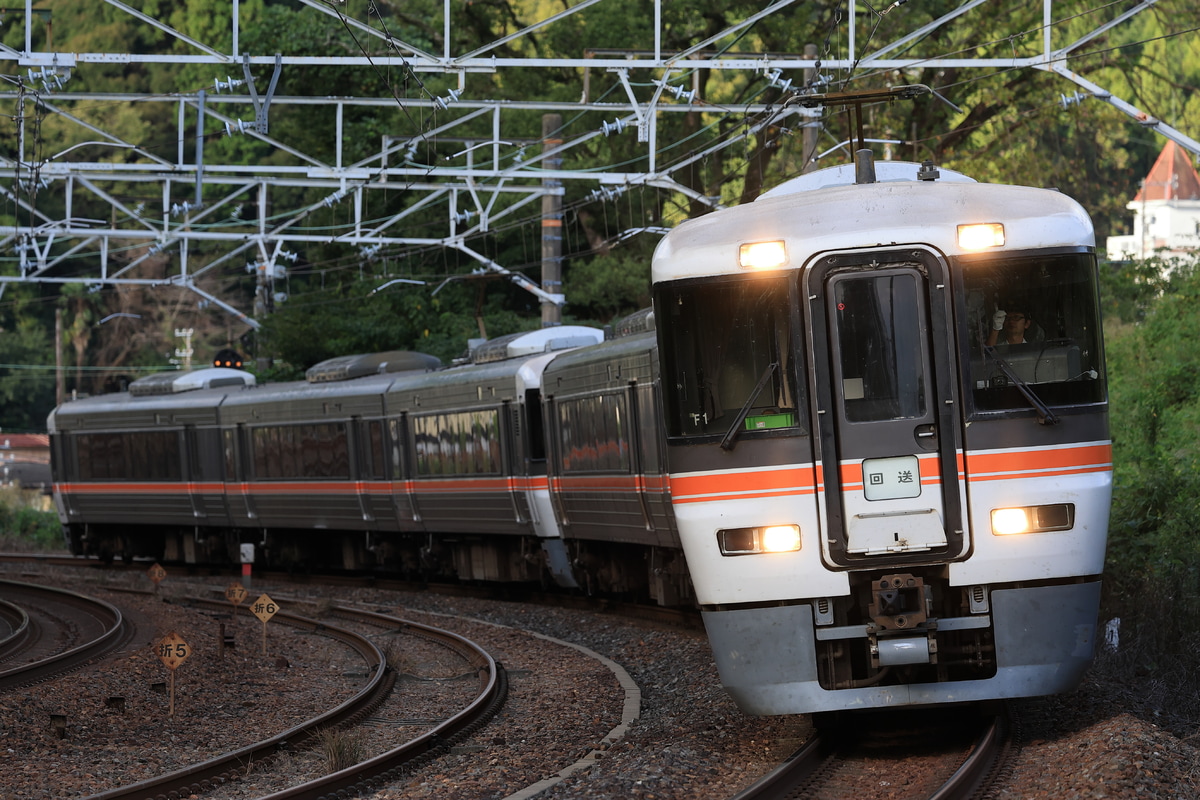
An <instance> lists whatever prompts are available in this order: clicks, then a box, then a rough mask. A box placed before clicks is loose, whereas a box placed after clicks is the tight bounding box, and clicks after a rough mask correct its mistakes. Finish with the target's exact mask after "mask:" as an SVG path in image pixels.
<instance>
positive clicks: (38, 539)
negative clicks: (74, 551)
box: [0, 486, 67, 553]
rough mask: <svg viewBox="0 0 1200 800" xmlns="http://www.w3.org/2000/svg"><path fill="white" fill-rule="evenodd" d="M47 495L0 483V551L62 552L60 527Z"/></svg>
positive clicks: (64, 545)
mask: <svg viewBox="0 0 1200 800" xmlns="http://www.w3.org/2000/svg"><path fill="white" fill-rule="evenodd" d="M52 509H53V504H52V502H51V500H50V498H49V497H47V496H46V495H44V494H42V493H41V492H40V491H36V490H31V489H22V488H20V487H19V486H0V550H3V551H5V552H9V553H62V552H66V549H67V548H66V542H65V540H64V539H63V532H62V526H61V525H60V524H59V522H58V515H56V514H55V513H54V511H53V510H52Z"/></svg>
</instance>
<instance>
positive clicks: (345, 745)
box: [320, 728, 366, 773]
mask: <svg viewBox="0 0 1200 800" xmlns="http://www.w3.org/2000/svg"><path fill="white" fill-rule="evenodd" d="M320 743H321V751H322V752H323V753H324V754H325V768H326V769H327V770H328V771H329V772H330V773H334V772H341V771H342V770H344V769H348V768H350V767H353V766H354V765H355V764H358V763H359V762H361V761H362V760H363V758H364V757H365V756H366V743H365V742H364V741H363V737H362V735H361V734H359V733H356V732H355V731H344V730H336V729H334V728H326V729H325V730H323V731H321V734H320Z"/></svg>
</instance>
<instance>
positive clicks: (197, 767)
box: [88, 598, 507, 800]
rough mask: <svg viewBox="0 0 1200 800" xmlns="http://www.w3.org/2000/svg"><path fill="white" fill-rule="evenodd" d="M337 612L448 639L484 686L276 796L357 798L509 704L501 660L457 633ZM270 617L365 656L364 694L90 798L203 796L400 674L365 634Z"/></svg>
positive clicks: (378, 695) (214, 604)
mask: <svg viewBox="0 0 1200 800" xmlns="http://www.w3.org/2000/svg"><path fill="white" fill-rule="evenodd" d="M188 602H191V603H193V604H195V605H197V606H202V607H207V608H216V609H220V610H224V609H225V608H227V607H228V603H227V602H225V601H219V600H207V599H199V598H192V599H190V600H189V601H188ZM334 615H335V616H338V617H341V618H344V619H352V620H354V621H356V622H360V623H366V624H371V625H375V626H379V625H383V626H384V627H388V628H392V629H403V631H404V633H406V634H408V635H415V636H422V637H425V638H428V639H431V640H434V641H437V642H439V643H441V644H443V645H444V646H446V647H448V648H450V649H452V650H454V651H455V652H458V653H460V654H461V655H462V656H463V657H464V658H465V659H466V660H467V661H468V663H471V664H473V665H475V666H476V667H477V668H478V670H479V681H480V689H481V690H480V692H479V694H478V696H477V697H476V698H475V699H474V700H473V701H472V702H471V703H470V704H469V706H468V707H467V708H466V709H464V710H462V711H460V712H459V713H458V714H455V715H454V716H452V717H450V718H449V719H448V720H446V721H445V722H443V723H442V724H440V725H438V726H437V727H436V728H434V729H433V730H431V731H429V732H427V733H425V734H423V735H422V736H419V737H417V738H416V739H413V740H412V741H410V742H408V743H406V744H405V745H403V746H401V747H399V748H396V749H395V750H393V751H390V752H388V753H385V754H383V755H380V756H377V757H375V758H372V759H370V760H368V761H365V762H362V763H360V764H356V765H355V766H353V767H350V768H348V769H345V770H342V771H341V772H337V773H333V774H331V775H327V776H325V777H323V778H320V779H317V780H315V781H312V782H309V783H305V784H301V785H299V786H295V787H292V788H291V789H288V790H286V791H284V792H279V793H277V794H274V795H271V798H273V800H284V798H287V800H321V799H322V798H335V797H348V796H355V795H356V794H358V793H361V792H363V791H366V789H367V788H368V787H369V786H371V785H373V784H375V783H376V782H379V781H387V780H394V779H396V778H397V777H399V776H400V775H402V774H403V772H404V770H405V769H406V768H408V766H409V765H411V764H412V763H413V762H414V761H415V760H418V759H421V758H423V757H430V756H432V755H435V754H437V753H438V752H440V751H441V750H442V749H444V748H446V747H448V746H449V744H450V743H451V742H453V741H454V740H455V739H456V738H457V737H459V736H463V735H466V734H467V733H469V732H471V731H473V730H474V729H475V728H476V727H478V726H479V725H482V724H483V722H485V721H486V720H487V719H488V718H490V716H491V715H492V714H494V713H495V711H496V710H497V709H498V707H499V705H500V704H502V703H503V700H504V697H505V695H506V692H507V681H506V679H505V676H504V673H503V670H502V668H500V666H499V665H498V664H497V663H496V662H495V660H494V659H492V658H491V656H489V655H488V654H487V653H486V652H484V651H483V650H482V649H480V648H478V647H477V646H475V645H474V644H473V643H471V642H469V641H468V640H466V639H464V638H462V637H460V636H458V635H456V634H453V633H449V632H447V631H442V630H439V629H437V628H431V627H428V626H423V625H418V624H416V623H412V622H407V621H405V620H401V619H398V618H395V617H387V616H385V615H382V614H374V613H372V612H360V611H354V610H352V609H347V608H336V607H335V609H334ZM272 622H281V623H283V624H285V625H290V626H292V627H296V628H300V629H302V630H307V631H311V632H315V633H320V634H322V635H324V636H330V637H332V638H334V639H337V640H338V641H341V642H343V643H344V644H346V645H347V646H349V647H351V648H352V649H354V650H355V651H357V652H358V653H359V654H360V655H361V656H362V657H363V659H364V661H365V662H366V665H367V668H368V670H369V672H370V674H371V679H370V680H369V681H368V682H367V685H366V686H365V687H364V688H363V689H362V691H360V692H359V693H358V694H357V695H355V696H354V697H352V698H350V699H349V700H347V701H346V702H344V703H342V704H341V705H340V706H338V707H337V708H334V709H332V710H331V711H328V712H326V713H325V714H322V715H320V716H318V717H314V718H313V719H310V720H308V721H306V722H304V723H303V724H301V725H298V726H296V727H294V728H292V729H290V730H287V731H284V732H283V733H281V734H278V735H277V736H273V737H271V738H269V739H264V740H262V741H260V742H257V743H255V744H252V745H249V746H247V747H244V748H242V749H240V750H236V751H233V752H230V753H226V754H225V755H223V756H220V757H219V758H215V759H211V760H209V761H205V762H202V763H199V764H194V765H192V766H190V767H187V768H185V769H183V770H179V771H177V772H173V773H169V774H167V775H162V776H159V777H158V778H154V779H151V780H148V781H143V782H141V783H137V784H132V785H130V786H124V787H119V788H117V789H112V790H109V791H106V792H101V793H99V794H95V795H92V796H91V797H90V798H89V799H88V800H158V799H159V798H163V799H164V800H165V799H166V798H172V797H188V796H191V795H199V794H203V793H204V792H205V791H207V790H209V789H211V788H214V787H216V786H219V785H222V784H224V783H225V782H227V781H228V780H229V779H230V777H231V776H232V775H233V773H235V772H238V771H241V770H242V769H244V767H245V766H246V765H247V764H250V763H257V762H259V761H262V760H264V759H267V758H270V757H271V756H273V755H275V754H276V753H278V752H281V751H283V750H286V749H294V748H295V746H296V745H297V744H301V743H303V742H305V741H306V740H308V739H310V738H312V737H315V736H316V735H318V734H319V733H320V732H321V731H323V730H327V729H330V728H337V727H341V726H348V725H353V724H356V723H358V722H361V721H362V720H363V719H365V718H366V717H368V716H369V715H370V714H371V712H372V711H373V710H374V709H375V708H376V707H377V706H378V705H379V704H380V703H381V702H383V700H384V699H385V698H386V697H387V695H388V694H389V693H390V692H391V691H392V687H393V685H394V683H395V679H396V676H395V673H394V672H393V671H392V670H391V669H390V668H388V665H387V663H386V659H385V657H384V654H383V653H382V652H381V651H380V650H379V648H378V647H376V646H375V644H374V643H373V642H371V641H370V640H369V639H367V638H366V637H364V636H360V635H358V634H356V633H353V632H350V631H347V630H344V629H341V628H337V627H333V626H330V625H327V624H325V623H324V622H321V621H318V620H314V619H310V618H307V617H301V616H298V615H295V614H289V613H287V612H282V611H281V612H279V613H277V614H276V615H275V616H274V617H273V618H272Z"/></svg>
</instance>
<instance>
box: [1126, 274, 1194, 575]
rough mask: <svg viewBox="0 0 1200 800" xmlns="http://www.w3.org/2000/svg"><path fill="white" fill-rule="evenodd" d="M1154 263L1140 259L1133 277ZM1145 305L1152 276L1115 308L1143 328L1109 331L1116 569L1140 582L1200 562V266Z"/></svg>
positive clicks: (1161, 285)
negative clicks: (1137, 320) (1199, 434)
mask: <svg viewBox="0 0 1200 800" xmlns="http://www.w3.org/2000/svg"><path fill="white" fill-rule="evenodd" d="M1156 266H1157V265H1154V264H1140V265H1134V266H1133V267H1132V268H1131V269H1130V270H1128V275H1130V276H1137V275H1138V274H1139V273H1141V274H1143V275H1144V274H1145V273H1146V272H1147V270H1152V269H1154V268H1156ZM1176 266H1177V268H1176V270H1175V272H1174V273H1172V275H1171V276H1169V277H1168V278H1165V279H1162V280H1160V281H1159V282H1158V284H1157V286H1156V289H1157V291H1158V292H1161V294H1158V295H1157V297H1156V299H1154V300H1153V301H1152V302H1150V303H1147V302H1145V298H1146V292H1147V290H1146V282H1145V280H1140V281H1139V280H1131V281H1130V282H1129V283H1127V284H1126V288H1127V290H1128V291H1127V295H1128V299H1126V298H1122V297H1119V296H1116V295H1117V294H1118V292H1119V289H1118V288H1117V287H1116V286H1114V285H1113V283H1112V281H1111V280H1110V285H1109V288H1108V292H1107V293H1106V295H1105V298H1104V301H1105V304H1106V305H1115V306H1116V307H1118V308H1129V309H1133V310H1131V311H1129V312H1127V313H1130V314H1131V315H1132V316H1134V317H1137V316H1141V317H1142V321H1141V322H1140V324H1137V325H1125V326H1123V327H1110V328H1109V330H1108V334H1107V336H1108V343H1107V350H1108V373H1109V388H1110V402H1111V414H1112V437H1113V462H1114V493H1113V494H1114V498H1113V512H1112V520H1111V525H1110V541H1109V564H1110V570H1109V574H1110V576H1111V577H1112V580H1113V581H1114V582H1115V584H1116V585H1117V586H1118V588H1120V587H1124V588H1125V589H1128V588H1129V586H1130V585H1132V584H1135V583H1136V582H1138V581H1140V580H1144V579H1146V578H1148V577H1149V576H1151V575H1154V574H1156V573H1159V572H1169V571H1172V570H1176V569H1180V568H1189V569H1194V568H1195V565H1197V564H1200V540H1197V538H1196V536H1195V531H1196V530H1197V528H1198V527H1200V448H1198V447H1197V432H1198V431H1200V351H1197V349H1196V347H1195V342H1196V341H1198V340H1200V272H1198V271H1197V269H1196V266H1197V264H1196V261H1194V260H1193V261H1192V262H1191V263H1189V264H1177V265H1176Z"/></svg>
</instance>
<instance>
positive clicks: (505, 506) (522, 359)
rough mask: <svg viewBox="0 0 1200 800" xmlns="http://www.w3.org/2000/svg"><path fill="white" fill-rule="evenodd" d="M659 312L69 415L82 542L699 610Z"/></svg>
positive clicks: (176, 557)
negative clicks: (668, 430)
mask: <svg viewBox="0 0 1200 800" xmlns="http://www.w3.org/2000/svg"><path fill="white" fill-rule="evenodd" d="M652 318H653V317H652V314H649V313H646V314H642V315H638V316H637V317H636V318H634V319H632V321H631V322H630V323H628V324H629V325H632V326H634V328H631V329H630V330H629V331H628V333H629V334H630V335H627V336H623V337H621V338H619V339H615V340H613V341H610V342H605V341H604V332H603V331H600V330H597V329H594V328H582V327H578V326H563V327H557V328H551V329H544V330H541V331H535V332H532V333H528V334H520V335H514V336H507V337H502V338H500V339H496V340H493V341H490V342H487V343H486V344H485V345H484V346H482V347H481V348H479V349H477V350H476V351H475V352H474V354H473V358H472V361H471V363H469V364H466V365H460V366H455V367H450V368H442V367H441V366H440V364H438V363H437V360H436V359H431V358H430V357H427V356H421V355H420V354H415V353H403V352H397V353H386V354H374V355H371V356H361V357H348V358H343V359H333V360H331V361H330V362H326V363H324V364H320V365H317V366H316V367H314V368H313V369H311V370H309V374H308V380H306V381H302V382H296V383H284V384H273V385H261V386H260V385H255V381H254V378H253V376H252V375H249V374H248V373H243V372H240V371H236V370H228V369H209V370H199V371H196V372H193V373H187V374H184V375H182V376H179V375H177V374H174V373H166V374H163V375H160V376H155V377H154V378H153V379H143V380H142V381H137V382H135V383H134V384H132V385H131V386H130V391H129V392H127V393H121V394H112V395H102V396H98V397H90V398H84V399H80V400H76V401H73V402H69V403H65V404H64V405H62V406H61V407H59V408H58V409H56V410H55V411H54V413H53V414H52V415H51V417H50V420H49V428H50V432H51V452H52V456H53V462H54V473H55V497H56V500H57V505H58V510H59V515H60V517H61V519H62V521H63V524H64V529H65V531H66V535H67V539H68V542H69V544H70V547H71V549H72V550H73V551H74V552H76V553H81V554H96V555H100V556H101V557H104V558H112V557H115V556H118V555H119V556H122V557H133V556H151V557H155V558H164V559H166V560H168V561H171V562H174V563H196V564H202V563H219V562H226V563H229V562H233V563H236V562H237V561H238V560H239V559H240V558H241V557H242V555H241V554H242V553H243V552H244V551H243V545H253V546H254V547H253V549H252V551H251V552H252V553H253V558H254V560H255V563H258V564H261V565H268V566H273V567H281V568H290V569H310V568H313V567H315V566H321V567H329V568H345V569H351V570H364V569H372V568H382V569H386V570H388V571H389V572H393V573H400V574H403V575H407V576H411V577H419V578H427V579H441V578H459V579H463V580H472V581H489V582H529V581H542V582H544V583H554V584H558V585H560V586H563V587H569V588H582V589H586V590H590V591H594V592H604V593H614V594H621V595H638V596H647V597H652V598H654V599H656V600H657V601H658V602H660V603H663V604H672V605H674V604H677V603H681V602H682V603H687V602H691V598H692V593H691V588H690V585H689V584H688V579H687V570H686V567H685V565H684V563H683V556H682V551H681V550H680V547H679V539H678V536H677V535H676V532H675V527H674V520H673V516H672V511H671V506H670V501H669V495H668V492H667V482H666V468H665V462H664V460H663V459H664V443H663V440H662V437H661V436H660V435H659V433H658V431H659V430H660V429H661V423H660V420H659V417H658V409H659V407H660V406H661V403H660V401H659V398H658V394H657V365H656V361H655V359H654V353H655V349H656V344H655V339H654V334H653V329H652V327H650V322H649V321H650V320H652ZM583 345H588V346H583ZM543 382H545V383H546V387H544V386H543ZM547 387H549V388H547ZM551 415H552V416H551Z"/></svg>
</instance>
